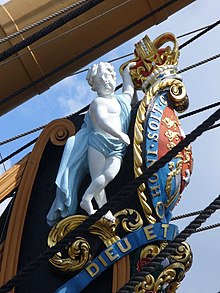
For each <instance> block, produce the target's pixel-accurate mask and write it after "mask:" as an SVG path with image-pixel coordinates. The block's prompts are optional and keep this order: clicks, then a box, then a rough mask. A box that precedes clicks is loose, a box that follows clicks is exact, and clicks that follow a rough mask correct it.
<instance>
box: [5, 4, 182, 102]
mask: <svg viewBox="0 0 220 293" xmlns="http://www.w3.org/2000/svg"><path fill="white" fill-rule="evenodd" d="M99 1H101V0H99ZM102 1H103V0H102ZM176 1H179V0H170V1H169V2H167V3H165V4H164V5H162V6H160V7H158V8H157V9H155V10H153V11H151V12H150V13H148V14H147V15H145V16H143V17H142V18H140V19H139V20H137V21H135V22H133V23H132V24H130V25H128V26H126V27H125V28H123V29H121V30H120V31H118V32H116V33H114V34H113V35H111V36H109V37H107V38H106V39H104V40H103V41H101V42H99V43H98V44H96V45H94V46H93V47H91V48H89V49H88V50H85V51H84V52H82V53H80V54H79V55H77V56H75V57H73V58H71V59H70V60H68V61H66V62H65V63H63V64H62V65H61V66H58V67H57V68H55V69H53V70H52V71H50V72H49V73H47V74H45V75H44V76H41V77H40V78H38V79H37V80H35V81H33V82H31V83H29V84H27V85H26V86H24V87H23V88H21V89H19V90H17V91H15V92H14V93H13V94H11V95H10V96H8V97H5V98H3V99H2V100H1V101H0V105H2V104H4V103H6V102H8V101H9V100H11V99H13V98H14V97H16V96H17V95H19V94H21V93H23V92H24V91H26V90H27V89H29V88H30V87H33V86H35V85H37V84H38V83H40V82H41V81H44V80H45V79H47V78H49V77H51V76H52V75H54V74H56V73H58V72H59V71H61V70H62V69H64V68H66V67H67V66H69V65H70V64H72V63H74V62H75V61H78V60H79V59H81V58H83V57H84V56H86V55H88V54H90V53H91V52H93V51H94V50H96V49H98V48H100V47H101V46H103V45H105V44H106V43H108V42H109V41H111V40H112V39H114V38H116V37H118V36H120V35H121V34H123V33H125V32H127V31H128V30H130V29H132V28H133V27H135V26H136V25H138V24H140V23H142V22H143V21H145V20H146V19H148V18H150V17H152V16H154V15H155V14H156V13H158V12H160V11H161V10H163V9H165V8H167V7H169V6H170V5H172V4H173V3H175V2H176ZM84 5H85V4H84ZM82 7H83V6H82ZM82 7H80V8H78V9H81V8H82ZM76 10H77V9H76ZM76 10H75V11H76ZM75 11H74V12H75ZM3 53H4V52H3ZM0 56H1V54H0ZM0 60H1V58H0Z"/></svg>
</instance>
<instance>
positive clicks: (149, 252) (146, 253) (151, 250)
mask: <svg viewBox="0 0 220 293" xmlns="http://www.w3.org/2000/svg"><path fill="white" fill-rule="evenodd" d="M159 252H160V248H159V247H158V246H157V245H155V244H151V245H147V246H145V247H144V248H143V249H142V250H141V253H140V259H141V260H143V259H146V258H153V257H155V256H156V255H157V254H158V253H159Z"/></svg>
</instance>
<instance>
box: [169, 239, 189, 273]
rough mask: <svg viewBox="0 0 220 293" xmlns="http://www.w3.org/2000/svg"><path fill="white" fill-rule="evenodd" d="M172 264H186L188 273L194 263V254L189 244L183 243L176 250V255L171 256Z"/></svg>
mask: <svg viewBox="0 0 220 293" xmlns="http://www.w3.org/2000/svg"><path fill="white" fill-rule="evenodd" d="M169 260H170V261H171V262H180V263H182V264H184V266H185V271H186V272H187V271H188V270H189V269H190V268H191V266H192V261H193V254H192V251H191V248H190V246H189V244H188V243H187V242H182V243H181V244H180V245H179V246H178V247H177V249H176V251H175V254H173V255H170V256H169Z"/></svg>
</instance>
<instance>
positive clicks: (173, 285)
mask: <svg viewBox="0 0 220 293" xmlns="http://www.w3.org/2000/svg"><path fill="white" fill-rule="evenodd" d="M184 270H185V268H184V265H183V264H181V263H174V264H171V265H169V266H168V267H166V268H165V269H164V270H163V271H162V272H161V273H160V275H159V276H158V277H157V278H155V277H154V276H153V275H151V274H149V275H147V276H146V277H145V278H144V280H143V281H142V282H140V283H139V284H138V285H136V286H135V293H147V292H149V291H152V292H161V289H165V288H166V292H169V293H175V292H176V289H177V288H179V285H180V281H181V280H182V279H183V277H184V274H183V272H184Z"/></svg>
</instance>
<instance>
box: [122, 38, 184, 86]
mask: <svg viewBox="0 0 220 293" xmlns="http://www.w3.org/2000/svg"><path fill="white" fill-rule="evenodd" d="M168 42H171V43H172V44H173V48H171V47H170V46H166V47H165V48H162V46H163V45H164V44H165V43H168ZM134 54H135V58H134V59H132V60H130V61H128V62H126V63H124V64H123V65H122V66H121V67H120V72H121V73H122V71H123V69H124V67H125V66H126V65H127V64H128V63H130V62H136V65H135V66H134V67H132V68H131V70H130V74H131V77H132V80H133V82H134V85H135V87H136V89H143V90H144V91H146V90H148V89H149V87H150V86H152V85H153V84H155V83H156V82H157V81H158V80H162V79H164V78H166V77H172V78H178V77H179V76H178V75H177V64H178V58H179V49H178V44H177V39H176V37H175V36H174V35H173V34H172V33H164V34H162V35H160V36H159V37H157V38H156V39H155V40H154V41H153V42H152V41H151V40H150V38H149V37H148V36H145V37H144V38H143V39H142V40H140V41H139V42H138V43H136V44H135V51H134Z"/></svg>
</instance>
